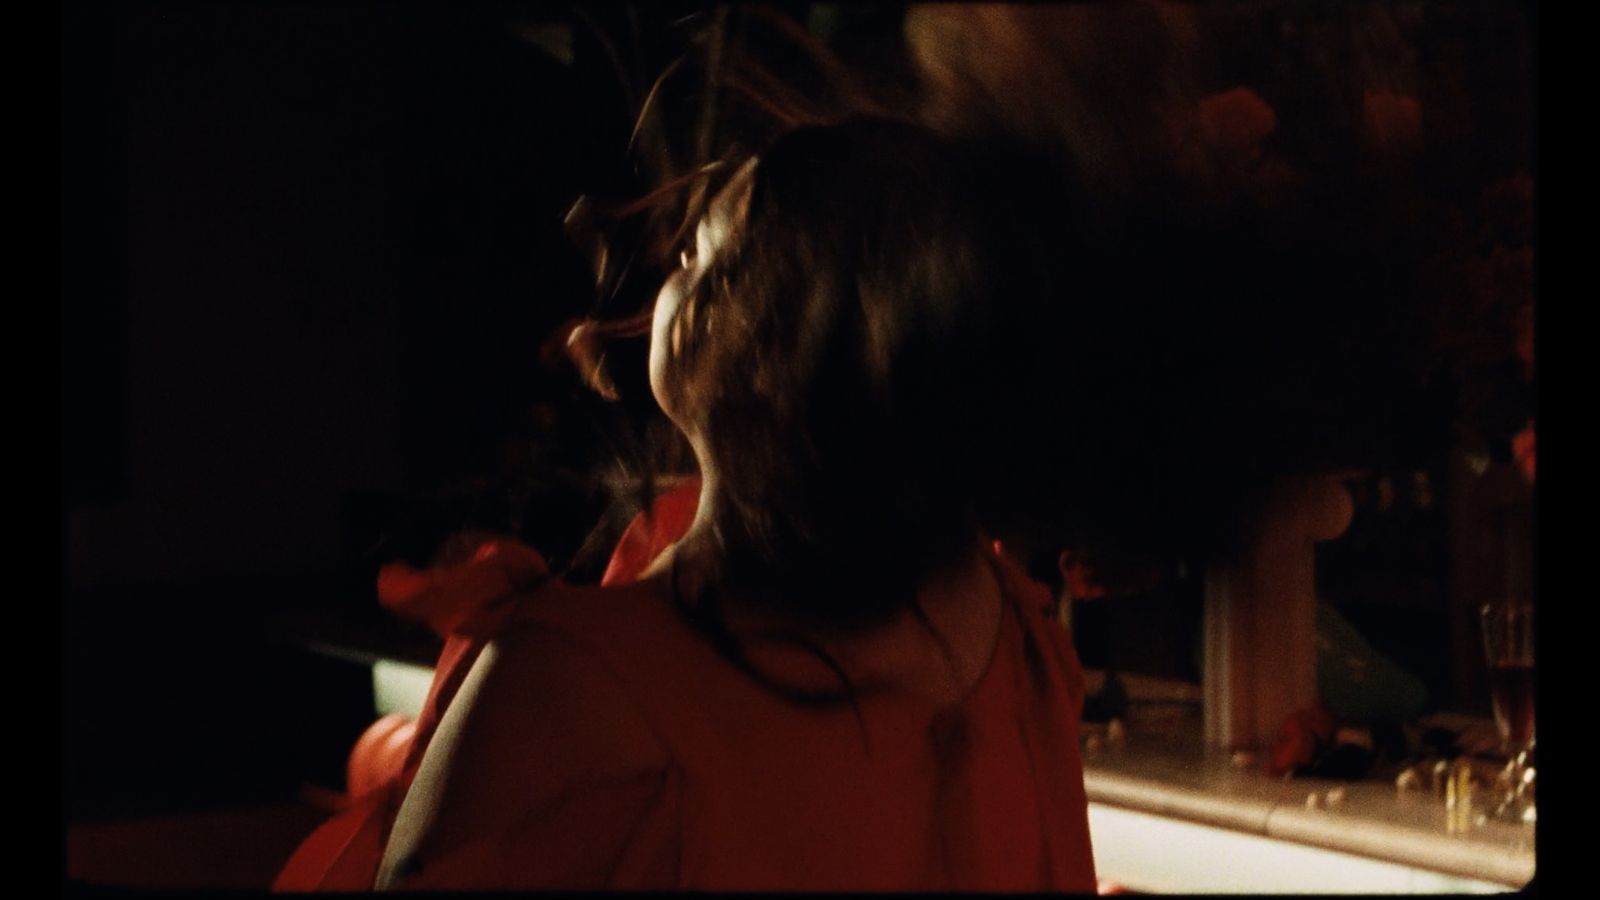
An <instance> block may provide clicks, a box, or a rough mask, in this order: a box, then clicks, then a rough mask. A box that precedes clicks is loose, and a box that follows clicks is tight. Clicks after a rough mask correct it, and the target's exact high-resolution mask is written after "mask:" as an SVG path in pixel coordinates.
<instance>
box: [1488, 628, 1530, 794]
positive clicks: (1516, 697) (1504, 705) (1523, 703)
mask: <svg viewBox="0 0 1600 900" xmlns="http://www.w3.org/2000/svg"><path fill="white" fill-rule="evenodd" d="M1482 618H1483V650H1484V658H1485V660H1486V661H1487V662H1488V664H1489V691H1490V696H1491V698H1492V699H1493V701H1494V721H1495V725H1496V726H1497V727H1498V728H1499V731H1500V741H1501V747H1502V749H1503V750H1505V752H1506V756H1507V757H1508V759H1509V760H1510V761H1509V762H1508V763H1507V765H1506V768H1505V772H1504V777H1505V779H1506V781H1507V784H1506V788H1505V791H1504V792H1503V794H1502V795H1501V797H1500V800H1499V803H1498V805H1497V807H1496V808H1495V810H1494V817H1495V818H1497V819H1510V820H1514V821H1522V822H1533V821H1534V820H1535V818H1536V813H1535V809H1534V802H1533V782H1534V769H1533V766H1532V754H1533V748H1534V716H1533V605H1532V604H1531V603H1528V602H1526V601H1521V602H1518V601H1506V602H1501V603H1490V604H1487V605H1485V606H1484V607H1483V610H1482Z"/></svg>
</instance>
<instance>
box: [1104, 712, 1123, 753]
mask: <svg viewBox="0 0 1600 900" xmlns="http://www.w3.org/2000/svg"><path fill="white" fill-rule="evenodd" d="M1106 743H1107V744H1110V745H1111V746H1112V747H1117V748H1121V747H1126V746H1127V745H1128V726H1126V725H1124V724H1122V720H1121V719H1112V720H1111V723H1110V724H1108V725H1107V726H1106Z"/></svg>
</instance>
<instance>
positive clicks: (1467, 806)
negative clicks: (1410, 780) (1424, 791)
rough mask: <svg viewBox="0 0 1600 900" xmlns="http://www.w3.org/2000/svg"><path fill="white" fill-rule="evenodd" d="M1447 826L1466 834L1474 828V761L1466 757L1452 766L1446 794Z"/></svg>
mask: <svg viewBox="0 0 1600 900" xmlns="http://www.w3.org/2000/svg"><path fill="white" fill-rule="evenodd" d="M1444 808H1445V828H1446V830H1448V831H1449V832H1450V833H1451V834H1464V833H1466V832H1467V831H1470V830H1471V828H1472V821H1473V815H1472V763H1471V762H1469V761H1468V760H1467V759H1466V758H1465V757H1462V758H1460V759H1457V760H1456V762H1455V764H1454V765H1452V766H1450V769H1449V775H1448V777H1447V779H1446V784H1445V796H1444Z"/></svg>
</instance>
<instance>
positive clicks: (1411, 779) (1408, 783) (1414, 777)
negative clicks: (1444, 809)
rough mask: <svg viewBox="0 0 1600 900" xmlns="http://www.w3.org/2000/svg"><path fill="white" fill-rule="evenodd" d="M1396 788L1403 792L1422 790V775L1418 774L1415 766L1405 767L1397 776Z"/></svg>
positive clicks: (1395, 780)
mask: <svg viewBox="0 0 1600 900" xmlns="http://www.w3.org/2000/svg"><path fill="white" fill-rule="evenodd" d="M1394 788H1395V790H1397V791H1399V792H1400V793H1402V794H1409V793H1412V792H1413V791H1420V790H1422V777H1421V776H1419V775H1418V774H1417V770H1416V769H1414V768H1411V769H1403V770H1401V772H1400V774H1399V775H1396V776H1395V779H1394Z"/></svg>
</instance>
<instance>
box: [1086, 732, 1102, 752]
mask: <svg viewBox="0 0 1600 900" xmlns="http://www.w3.org/2000/svg"><path fill="white" fill-rule="evenodd" d="M1102 744H1103V742H1102V741H1101V740H1100V735H1098V734H1091V735H1089V736H1088V737H1086V738H1084V739H1083V752H1084V753H1099V752H1100V748H1101V746H1102Z"/></svg>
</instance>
